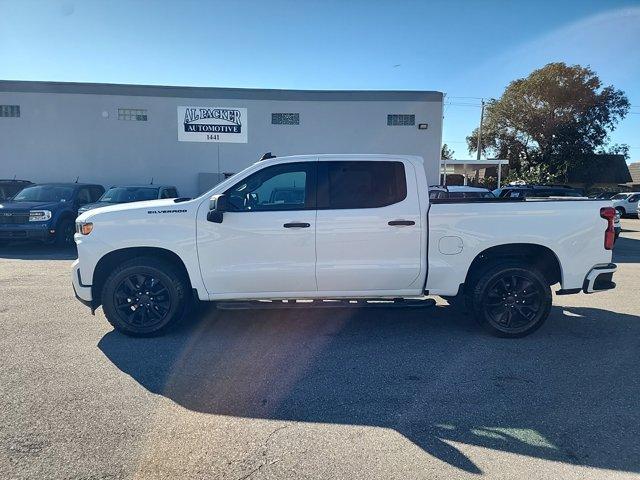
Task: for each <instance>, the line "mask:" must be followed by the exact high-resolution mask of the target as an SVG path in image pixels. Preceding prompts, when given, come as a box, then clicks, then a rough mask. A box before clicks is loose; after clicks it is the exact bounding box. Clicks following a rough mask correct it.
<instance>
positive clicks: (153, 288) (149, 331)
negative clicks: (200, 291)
mask: <svg viewBox="0 0 640 480" xmlns="http://www.w3.org/2000/svg"><path fill="white" fill-rule="evenodd" d="M187 292H188V283H187V279H186V278H185V277H184V275H183V274H182V272H181V271H180V270H178V269H177V268H176V267H175V266H173V265H172V264H170V263H168V262H165V261H162V260H157V259H154V258H144V257H143V258H139V259H132V260H129V261H127V262H125V263H123V264H122V265H120V266H119V267H118V268H116V269H115V270H114V271H113V272H111V274H110V275H109V277H108V278H107V280H106V281H105V284H104V288H103V290H102V305H103V309H104V313H105V316H106V317H107V320H109V322H110V323H111V324H112V325H113V326H114V327H115V328H116V330H118V331H120V332H122V333H124V334H126V335H131V336H152V335H157V334H159V333H161V332H163V331H166V330H167V329H169V328H170V327H172V326H173V325H175V324H176V323H177V322H178V321H179V320H180V318H181V317H182V315H183V313H184V311H185V307H186V305H187Z"/></svg>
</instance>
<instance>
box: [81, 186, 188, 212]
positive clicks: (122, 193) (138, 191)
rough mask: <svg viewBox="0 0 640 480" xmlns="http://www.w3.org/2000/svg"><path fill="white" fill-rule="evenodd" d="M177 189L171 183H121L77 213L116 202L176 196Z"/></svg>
mask: <svg viewBox="0 0 640 480" xmlns="http://www.w3.org/2000/svg"><path fill="white" fill-rule="evenodd" d="M177 197H178V189H177V188H176V187H174V186H173V185H123V186H116V187H111V188H109V189H108V190H107V191H106V192H104V194H103V195H102V196H101V197H100V198H99V199H98V201H97V202H95V203H89V204H87V205H85V206H83V207H81V208H80V209H79V210H78V215H80V214H81V213H84V212H86V211H87V210H92V209H94V208H99V207H106V206H108V205H114V204H117V203H131V202H143V201H145V200H157V199H159V198H177Z"/></svg>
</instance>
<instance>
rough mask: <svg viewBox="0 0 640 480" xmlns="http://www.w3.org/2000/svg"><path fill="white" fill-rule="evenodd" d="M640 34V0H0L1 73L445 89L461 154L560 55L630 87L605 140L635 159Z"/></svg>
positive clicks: (639, 148)
mask: <svg viewBox="0 0 640 480" xmlns="http://www.w3.org/2000/svg"><path fill="white" fill-rule="evenodd" d="M639 46H640V0H639V1H616V0H607V1H602V0H601V1H591V0H578V1H561V0H555V1H541V0H536V1H530V2H524V1H521V0H518V1H506V0H505V1H489V0H485V1H465V2H462V1H461V2H456V1H438V2H435V1H434V2H427V1H421V2H418V1H415V2H414V1H401V0H397V1H382V0H367V1H355V0H354V1H348V0H345V1H330V0H327V1H322V2H321V1H304V0H299V1H267V0H263V1H234V0H227V1H200V2H191V1H184V0H183V1H178V0H175V1H171V2H169V1H147V2H142V1H128V2H124V1H121V2H118V1H110V2H106V1H104V2H103V1H90V0H83V1H70V0H48V1H29V0H19V1H7V0H0V78H1V79H12V80H57V81H77V82H107V83H141V84H162V85H195V86H224V87H260V88H293V89H296V88H297V89H385V90H405V89H408V90H440V91H443V92H445V93H446V94H447V105H446V106H445V119H444V141H445V142H447V143H448V144H449V145H450V146H451V147H452V148H453V149H454V150H455V152H456V157H457V158H468V156H469V154H468V153H467V150H466V145H465V142H464V139H465V136H466V135H468V134H469V132H470V131H471V130H472V129H473V128H474V127H475V126H476V125H477V123H478V119H479V114H480V109H479V107H478V105H479V98H481V97H496V96H499V95H500V94H501V93H502V91H503V90H504V88H505V86H506V85H507V84H508V83H509V81H511V80H513V79H515V78H518V77H522V76H526V75H527V74H528V73H530V72H531V70H533V69H535V68H538V67H541V66H543V65H544V64H545V63H548V62H551V61H565V62H567V63H579V64H582V65H590V66H591V67H592V68H593V69H594V70H595V71H596V72H597V73H598V74H599V75H600V77H601V78H602V80H603V81H604V82H605V84H613V85H614V86H616V87H617V88H620V89H622V90H624V91H625V92H626V93H627V95H628V97H629V99H630V101H631V104H632V105H634V107H633V108H632V110H631V111H632V112H634V113H632V114H630V115H628V117H627V118H626V119H625V120H624V121H623V122H622V123H621V124H620V125H619V127H618V129H617V130H616V131H615V132H614V133H613V134H612V136H611V139H612V142H613V143H626V144H628V145H630V146H631V147H632V148H631V150H630V152H631V161H640V48H639Z"/></svg>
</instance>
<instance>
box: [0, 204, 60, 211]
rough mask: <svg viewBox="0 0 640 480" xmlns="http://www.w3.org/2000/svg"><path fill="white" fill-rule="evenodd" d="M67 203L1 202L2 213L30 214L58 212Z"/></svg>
mask: <svg viewBox="0 0 640 480" xmlns="http://www.w3.org/2000/svg"><path fill="white" fill-rule="evenodd" d="M62 205H65V202H12V201H8V202H0V211H3V210H7V211H9V210H10V211H12V212H28V211H29V210H57V209H58V208H60V207H61V206H62Z"/></svg>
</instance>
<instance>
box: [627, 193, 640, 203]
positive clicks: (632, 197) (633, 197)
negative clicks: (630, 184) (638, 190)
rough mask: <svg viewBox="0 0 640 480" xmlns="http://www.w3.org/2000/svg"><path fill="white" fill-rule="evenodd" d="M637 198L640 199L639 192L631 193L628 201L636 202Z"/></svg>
mask: <svg viewBox="0 0 640 480" xmlns="http://www.w3.org/2000/svg"><path fill="white" fill-rule="evenodd" d="M638 200H640V194H639V195H631V197H630V198H629V202H631V203H633V202H637V201H638Z"/></svg>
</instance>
